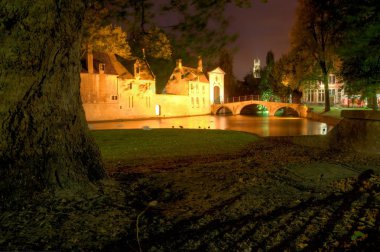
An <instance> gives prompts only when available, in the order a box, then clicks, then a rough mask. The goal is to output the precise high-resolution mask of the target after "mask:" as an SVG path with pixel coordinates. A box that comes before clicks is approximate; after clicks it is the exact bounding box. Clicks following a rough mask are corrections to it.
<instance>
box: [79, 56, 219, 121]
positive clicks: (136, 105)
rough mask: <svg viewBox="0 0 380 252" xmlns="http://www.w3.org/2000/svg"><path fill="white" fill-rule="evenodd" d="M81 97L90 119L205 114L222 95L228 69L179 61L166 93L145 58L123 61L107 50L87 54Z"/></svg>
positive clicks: (82, 74) (199, 62) (167, 84)
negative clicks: (158, 86) (158, 89)
mask: <svg viewBox="0 0 380 252" xmlns="http://www.w3.org/2000/svg"><path fill="white" fill-rule="evenodd" d="M82 66H83V68H82V71H81V98H82V102H83V107H84V110H85V113H86V119H87V120H88V121H104V120H123V119H134V118H152V117H173V116H191V115H205V114H210V113H211V105H212V104H213V103H219V102H223V100H224V74H225V73H224V72H223V70H221V69H220V68H216V69H214V70H213V71H210V72H208V78H207V77H206V75H205V74H204V72H203V67H202V59H201V58H199V59H198V65H197V67H196V68H192V67H187V66H183V65H182V61H181V60H177V64H176V67H175V68H174V70H173V72H172V74H171V76H170V78H169V80H168V81H167V83H166V86H165V89H164V93H163V94H157V93H156V77H155V75H154V73H153V72H152V70H151V68H150V66H149V63H148V62H147V60H146V59H136V60H134V61H125V62H123V64H122V63H120V61H119V60H118V58H116V56H115V55H112V54H106V53H98V52H94V53H91V52H90V53H88V54H87V59H86V60H84V61H83V62H82Z"/></svg>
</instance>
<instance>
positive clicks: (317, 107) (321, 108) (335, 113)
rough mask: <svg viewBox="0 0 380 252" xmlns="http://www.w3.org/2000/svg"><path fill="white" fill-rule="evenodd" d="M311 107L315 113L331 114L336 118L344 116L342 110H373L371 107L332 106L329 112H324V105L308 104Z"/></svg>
mask: <svg viewBox="0 0 380 252" xmlns="http://www.w3.org/2000/svg"><path fill="white" fill-rule="evenodd" d="M308 107H309V108H312V109H313V112H314V113H317V114H321V115H324V116H330V117H335V118H342V117H341V116H340V113H341V111H342V110H371V109H369V108H341V107H333V106H332V107H331V108H330V111H329V112H324V110H325V106H324V105H308Z"/></svg>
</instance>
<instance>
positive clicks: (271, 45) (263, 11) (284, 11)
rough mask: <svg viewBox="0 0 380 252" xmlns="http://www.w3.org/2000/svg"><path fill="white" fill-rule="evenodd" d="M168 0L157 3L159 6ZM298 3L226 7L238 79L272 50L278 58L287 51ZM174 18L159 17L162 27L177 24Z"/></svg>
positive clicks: (272, 0) (256, 0)
mask: <svg viewBox="0 0 380 252" xmlns="http://www.w3.org/2000/svg"><path fill="white" fill-rule="evenodd" d="M167 1H168V0H156V1H155V2H154V3H155V4H157V5H160V4H162V3H165V2H167ZM296 6H297V0H268V2H267V3H262V2H261V1H260V0H252V7H251V8H249V9H242V8H237V7H234V6H232V5H229V6H227V9H226V12H225V15H226V16H227V17H228V18H229V21H230V26H229V29H228V31H229V33H231V34H234V33H237V34H238V35H239V38H238V39H237V41H236V42H235V44H234V45H233V46H235V47H237V49H238V50H237V51H236V53H235V55H234V72H235V76H236V77H237V78H238V79H243V77H244V76H245V75H246V74H247V73H249V71H250V70H251V69H252V67H253V59H254V58H256V57H259V58H260V60H261V65H262V66H263V65H265V57H266V54H267V52H268V51H269V50H272V51H273V53H274V56H275V59H278V58H279V57H280V56H281V55H282V54H283V53H286V52H287V51H288V49H289V43H290V42H289V34H290V30H291V27H292V25H293V21H294V15H295V9H296ZM176 20H177V19H176V17H175V16H173V15H171V16H168V15H166V16H164V18H163V17H159V18H158V19H157V21H158V22H159V23H160V25H162V26H164V27H165V26H169V25H172V24H173V23H175V22H176Z"/></svg>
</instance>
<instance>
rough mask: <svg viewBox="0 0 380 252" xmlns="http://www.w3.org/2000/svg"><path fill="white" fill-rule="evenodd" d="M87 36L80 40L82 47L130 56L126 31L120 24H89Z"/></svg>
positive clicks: (125, 56)
mask: <svg viewBox="0 0 380 252" xmlns="http://www.w3.org/2000/svg"><path fill="white" fill-rule="evenodd" d="M88 35H89V36H88V37H85V38H84V40H83V42H82V49H83V50H87V49H89V48H91V49H92V50H93V51H97V52H106V53H113V54H117V55H120V56H121V57H124V58H130V57H131V48H130V47H129V44H128V41H127V33H126V32H125V31H123V29H122V28H121V27H120V26H114V25H112V24H110V25H106V26H89V27H88Z"/></svg>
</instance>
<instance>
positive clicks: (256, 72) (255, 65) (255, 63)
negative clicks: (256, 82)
mask: <svg viewBox="0 0 380 252" xmlns="http://www.w3.org/2000/svg"><path fill="white" fill-rule="evenodd" d="M252 74H253V78H255V79H258V78H260V77H261V76H260V59H259V58H256V59H254V60H253V69H252Z"/></svg>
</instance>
